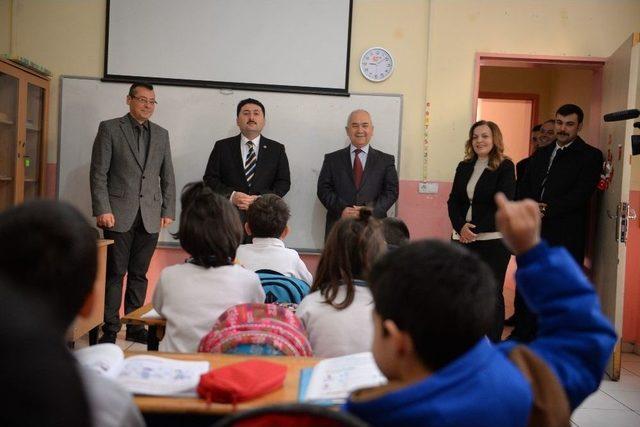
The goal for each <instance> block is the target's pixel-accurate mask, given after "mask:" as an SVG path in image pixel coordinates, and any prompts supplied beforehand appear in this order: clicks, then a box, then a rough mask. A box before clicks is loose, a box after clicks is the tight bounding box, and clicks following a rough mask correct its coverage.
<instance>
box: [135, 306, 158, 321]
mask: <svg viewBox="0 0 640 427" xmlns="http://www.w3.org/2000/svg"><path fill="white" fill-rule="evenodd" d="M140 317H141V318H142V319H162V316H160V313H158V312H157V311H156V309H155V308H152V309H151V310H149V311H147V312H146V313H145V314H143V315H142V316H140Z"/></svg>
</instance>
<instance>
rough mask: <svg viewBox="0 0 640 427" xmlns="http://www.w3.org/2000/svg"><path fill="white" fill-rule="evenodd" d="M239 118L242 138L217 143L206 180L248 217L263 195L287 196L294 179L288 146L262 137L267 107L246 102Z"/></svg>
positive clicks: (252, 100)
mask: <svg viewBox="0 0 640 427" xmlns="http://www.w3.org/2000/svg"><path fill="white" fill-rule="evenodd" d="M236 115H237V118H236V123H237V125H238V127H239V128H240V134H238V135H236V136H232V137H231V138H227V139H221V140H220V141H216V143H215V145H214V147H213V151H211V155H210V156H209V162H208V163H207V169H206V170H205V173H204V178H203V179H204V182H205V183H206V184H207V185H208V186H209V187H211V188H212V189H213V191H215V192H216V193H219V194H221V195H222V196H224V197H227V198H229V200H231V203H233V204H234V205H235V206H236V207H237V208H238V209H239V210H240V214H241V216H242V217H244V213H245V212H246V210H247V209H249V206H250V205H251V203H253V201H254V200H255V199H256V198H258V197H259V196H260V195H262V194H277V195H278V196H280V197H283V196H284V195H285V194H287V192H288V191H289V188H290V187H291V178H290V175H289V160H288V159H287V153H286V152H285V149H284V145H282V144H280V143H279V142H276V141H273V140H271V139H269V138H266V137H264V136H262V135H261V132H262V128H264V123H265V109H264V105H262V103H261V102H260V101H258V100H255V99H251V98H249V99H244V100H242V101H240V103H239V104H238V107H237V109H236Z"/></svg>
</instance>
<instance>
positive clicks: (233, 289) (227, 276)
mask: <svg viewBox="0 0 640 427" xmlns="http://www.w3.org/2000/svg"><path fill="white" fill-rule="evenodd" d="M264 299H265V294H264V291H263V290H262V285H261V284H260V279H259V278H258V275H257V274H255V273H254V272H253V271H249V270H247V269H245V268H243V267H241V266H239V265H225V266H222V267H215V268H205V267H200V266H198V265H194V264H190V263H185V264H178V265H172V266H171V267H167V268H165V269H164V270H162V273H161V274H160V279H159V280H158V284H157V285H156V290H155V292H154V293H153V308H155V309H156V311H157V312H158V313H159V314H160V315H161V316H162V317H164V318H165V319H167V326H166V332H165V336H164V339H163V340H162V341H161V342H160V351H171V352H179V353H194V352H196V351H198V345H199V344H200V340H201V339H202V337H204V336H205V335H206V334H207V333H208V332H209V331H210V330H211V328H212V327H213V324H214V323H215V322H216V320H218V317H220V315H221V314H222V313H223V312H224V311H225V310H226V309H228V308H230V307H232V306H234V305H237V304H244V303H253V302H258V303H263V302H264Z"/></svg>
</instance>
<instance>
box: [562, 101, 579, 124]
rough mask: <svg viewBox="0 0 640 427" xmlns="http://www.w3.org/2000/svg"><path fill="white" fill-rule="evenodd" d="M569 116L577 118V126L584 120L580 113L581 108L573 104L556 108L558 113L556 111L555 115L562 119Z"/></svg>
mask: <svg viewBox="0 0 640 427" xmlns="http://www.w3.org/2000/svg"><path fill="white" fill-rule="evenodd" d="M571 114H575V115H577V116H578V124H580V123H582V120H583V119H584V112H583V111H582V108H580V107H578V106H577V105H575V104H564V105H563V106H562V107H560V108H558V111H556V115H560V116H564V117H566V116H569V115H571Z"/></svg>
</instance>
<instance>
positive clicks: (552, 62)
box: [472, 53, 605, 336]
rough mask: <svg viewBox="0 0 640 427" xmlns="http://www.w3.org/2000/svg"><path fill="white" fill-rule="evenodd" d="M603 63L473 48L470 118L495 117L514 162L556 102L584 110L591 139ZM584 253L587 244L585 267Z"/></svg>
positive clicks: (509, 288)
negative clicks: (577, 106) (473, 79)
mask: <svg viewBox="0 0 640 427" xmlns="http://www.w3.org/2000/svg"><path fill="white" fill-rule="evenodd" d="M604 64H605V59H604V58H567V57H547V56H537V57H533V56H527V55H507V54H482V53H479V54H477V56H476V82H475V90H474V100H473V105H472V108H473V111H472V113H473V118H474V121H475V120H491V121H493V122H496V123H497V124H498V126H499V127H500V129H501V131H502V133H503V139H504V144H505V154H506V155H507V156H508V157H510V158H511V159H512V160H513V162H514V163H517V162H519V161H520V160H522V159H524V158H526V157H528V156H529V155H531V154H532V153H533V151H534V150H535V147H534V146H533V145H532V143H531V129H532V128H533V126H535V125H537V124H542V123H544V122H545V121H547V120H549V119H553V118H554V117H555V111H556V110H557V109H558V107H560V106H561V105H563V104H567V103H572V104H577V105H579V106H580V107H581V108H582V109H583V111H584V112H585V118H584V122H583V123H584V124H583V129H582V131H581V132H580V135H581V136H582V138H583V139H584V140H585V141H587V142H589V143H591V144H593V145H597V143H598V141H599V137H600V135H599V133H600V118H601V104H602V70H603V66H604ZM591 234H593V233H591ZM590 254H591V250H588V251H587V258H586V259H587V265H588V267H589V266H590V265H589V264H590V263H589V259H590ZM515 269H516V266H515V260H514V259H512V260H511V263H510V265H509V268H508V271H507V275H506V279H505V284H504V288H503V289H504V298H505V315H506V317H509V316H510V315H511V314H513V300H514V295H515V277H514V276H515ZM508 333H509V331H506V332H505V334H504V336H506V335H508Z"/></svg>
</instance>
